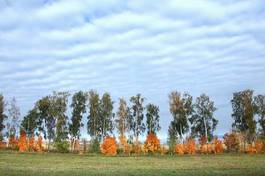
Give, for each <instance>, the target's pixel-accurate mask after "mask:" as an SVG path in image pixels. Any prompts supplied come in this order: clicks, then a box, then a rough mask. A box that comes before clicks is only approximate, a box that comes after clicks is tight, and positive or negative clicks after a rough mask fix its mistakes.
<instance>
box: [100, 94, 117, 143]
mask: <svg viewBox="0 0 265 176" xmlns="http://www.w3.org/2000/svg"><path fill="white" fill-rule="evenodd" d="M113 103H114V102H113V101H112V100H111V97H110V94H109V93H104V94H103V96H102V98H101V101H100V130H101V134H100V136H101V138H102V140H103V139H104V138H105V137H106V136H108V135H109V134H110V133H112V131H113V128H114V125H113V121H114V115H115V114H114V113H113V112H112V111H113Z"/></svg>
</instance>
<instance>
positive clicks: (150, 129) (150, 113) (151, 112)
mask: <svg viewBox="0 0 265 176" xmlns="http://www.w3.org/2000/svg"><path fill="white" fill-rule="evenodd" d="M159 118H160V116H159V107H158V106H156V105H154V104H151V103H149V104H148V105H147V106H146V127H147V133H148V134H150V133H153V134H156V132H158V131H159V130H160V129H161V127H160V125H159Z"/></svg>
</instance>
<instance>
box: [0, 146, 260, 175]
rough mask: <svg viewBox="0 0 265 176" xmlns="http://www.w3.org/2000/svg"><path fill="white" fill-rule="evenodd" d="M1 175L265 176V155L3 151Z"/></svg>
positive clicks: (0, 165)
mask: <svg viewBox="0 0 265 176" xmlns="http://www.w3.org/2000/svg"><path fill="white" fill-rule="evenodd" d="M0 175H5V176H7V175H38V176H41V175H47V176H55V175H56V176H59V175H69V176H70V175H71V176H74V175H110V176H115V175H152V176H153V175H174V176H175V175H189V176H190V175H215V176H216V175H240V176H241V175H255V176H258V175H265V155H246V154H222V155H194V156H188V155H184V156H141V157H118V156H117V157H104V156H101V155H98V156H92V155H77V154H55V153H45V154H34V153H24V154H21V153H16V152H6V151H5V152H4V151H2V152H0Z"/></svg>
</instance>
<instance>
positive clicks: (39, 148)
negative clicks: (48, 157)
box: [35, 135, 43, 152]
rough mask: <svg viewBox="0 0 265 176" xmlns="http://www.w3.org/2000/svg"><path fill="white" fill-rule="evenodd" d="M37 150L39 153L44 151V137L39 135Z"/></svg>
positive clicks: (36, 144)
mask: <svg viewBox="0 0 265 176" xmlns="http://www.w3.org/2000/svg"><path fill="white" fill-rule="evenodd" d="M35 149H36V151H37V152H42V151H43V146H42V137H41V135H39V137H38V140H37V142H36V143H35Z"/></svg>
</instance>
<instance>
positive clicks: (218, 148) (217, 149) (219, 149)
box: [213, 138, 224, 153]
mask: <svg viewBox="0 0 265 176" xmlns="http://www.w3.org/2000/svg"><path fill="white" fill-rule="evenodd" d="M213 143H214V153H223V151H224V148H223V143H222V141H221V140H219V139H217V138H215V139H214V140H213Z"/></svg>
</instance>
